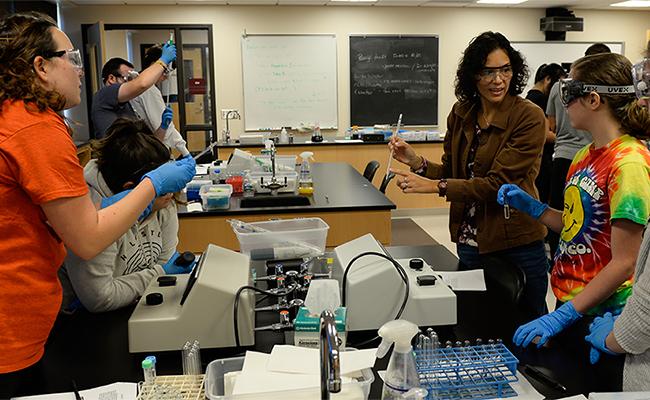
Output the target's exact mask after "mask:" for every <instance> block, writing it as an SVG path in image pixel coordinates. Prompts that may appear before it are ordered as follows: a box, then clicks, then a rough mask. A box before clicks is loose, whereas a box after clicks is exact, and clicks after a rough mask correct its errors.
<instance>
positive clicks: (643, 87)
mask: <svg viewBox="0 0 650 400" xmlns="http://www.w3.org/2000/svg"><path fill="white" fill-rule="evenodd" d="M632 82H633V83H634V91H635V92H636V97H637V98H638V99H648V98H650V58H644V59H643V61H640V62H638V63H636V64H634V66H632Z"/></svg>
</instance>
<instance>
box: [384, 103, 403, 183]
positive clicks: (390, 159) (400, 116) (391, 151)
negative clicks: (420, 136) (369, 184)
mask: <svg viewBox="0 0 650 400" xmlns="http://www.w3.org/2000/svg"><path fill="white" fill-rule="evenodd" d="M401 125H402V114H400V115H399V118H398V119H397V128H395V133H393V136H392V137H394V136H397V134H398V133H399V128H400V126H401ZM392 160H393V149H391V150H390V155H389V156H388V166H387V167H386V176H388V174H390V162H391V161H392Z"/></svg>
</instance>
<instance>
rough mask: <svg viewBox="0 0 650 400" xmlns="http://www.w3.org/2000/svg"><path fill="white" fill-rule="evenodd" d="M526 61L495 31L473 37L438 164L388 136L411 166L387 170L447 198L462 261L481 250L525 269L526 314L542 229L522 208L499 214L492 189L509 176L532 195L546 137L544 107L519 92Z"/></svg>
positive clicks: (537, 293)
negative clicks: (406, 168) (400, 169)
mask: <svg viewBox="0 0 650 400" xmlns="http://www.w3.org/2000/svg"><path fill="white" fill-rule="evenodd" d="M527 80H528V68H527V66H526V63H525V61H524V60H523V58H522V56H521V54H519V52H518V51H516V50H515V49H513V48H512V46H511V45H510V42H509V41H508V39H506V38H505V37H504V36H503V35H502V34H500V33H496V32H484V33H482V34H481V35H479V36H478V37H476V38H474V39H473V40H472V42H471V43H470V44H469V46H468V47H467V49H466V50H465V52H464V54H463V58H462V60H461V62H460V65H459V66H458V70H457V72H456V82H455V92H456V97H457V98H458V101H457V102H456V104H454V106H453V108H452V110H451V113H449V116H448V117H447V134H446V135H445V141H444V154H443V156H442V162H441V163H433V162H431V161H428V160H427V159H426V158H424V157H422V156H419V155H418V154H416V153H415V151H414V150H413V148H412V147H411V146H410V145H409V144H408V143H406V142H405V141H404V140H403V139H401V138H397V137H394V138H392V139H391V141H390V143H389V147H390V148H391V149H392V150H393V157H394V158H395V159H396V160H398V161H400V162H402V163H404V164H407V165H408V166H409V167H411V171H410V172H408V171H399V170H394V171H393V172H394V173H395V174H396V175H397V185H398V186H399V187H400V188H401V189H402V191H403V192H404V193H437V194H438V195H439V196H441V197H445V198H446V199H447V201H449V202H450V203H451V207H450V211H449V230H450V233H451V239H452V241H454V242H455V243H456V244H457V250H458V257H459V258H460V261H461V262H462V263H463V264H464V265H465V266H466V267H468V268H477V267H482V257H483V256H485V255H493V256H497V257H501V258H506V259H508V260H509V261H511V262H512V263H514V264H516V265H518V266H519V267H521V268H522V269H523V270H524V272H525V274H526V287H525V289H524V294H523V301H524V303H525V304H526V305H527V306H528V307H529V309H530V311H531V314H532V316H540V315H543V314H546V312H547V308H546V302H545V296H546V290H547V286H548V275H547V272H548V268H549V265H548V260H547V257H546V252H545V249H544V243H543V238H544V235H545V233H546V229H545V228H544V227H543V226H542V225H541V224H540V223H539V222H537V221H535V220H534V219H533V218H531V217H530V216H528V215H526V214H525V213H523V212H518V211H517V210H514V209H511V211H510V215H508V216H506V215H505V214H504V210H503V208H502V207H501V206H500V205H499V204H498V203H497V201H496V198H497V192H498V190H499V187H500V186H501V185H502V184H504V183H516V184H517V185H519V186H520V187H521V188H523V189H524V190H525V191H527V192H528V193H530V194H531V195H533V196H534V197H536V198H537V197H538V194H537V189H536V188H535V178H536V177H537V173H538V172H539V165H540V156H541V153H542V148H543V145H544V140H545V133H546V132H545V124H544V113H543V112H542V110H541V109H540V108H539V107H537V106H536V105H535V104H533V103H531V102H530V101H527V100H524V99H522V98H521V97H519V96H518V95H519V94H521V93H522V91H523V89H524V87H525V85H526V82H527Z"/></svg>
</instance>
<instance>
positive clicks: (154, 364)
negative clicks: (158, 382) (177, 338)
mask: <svg viewBox="0 0 650 400" xmlns="http://www.w3.org/2000/svg"><path fill="white" fill-rule="evenodd" d="M145 360H151V362H152V364H153V366H152V367H151V368H152V369H153V376H156V356H147V357H145Z"/></svg>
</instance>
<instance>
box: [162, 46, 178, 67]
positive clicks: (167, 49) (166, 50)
mask: <svg viewBox="0 0 650 400" xmlns="http://www.w3.org/2000/svg"><path fill="white" fill-rule="evenodd" d="M175 59H176V46H175V45H174V44H172V43H165V44H164V45H163V47H162V55H161V56H160V61H162V62H164V63H165V64H167V65H169V64H170V63H171V62H172V61H174V60H175Z"/></svg>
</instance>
